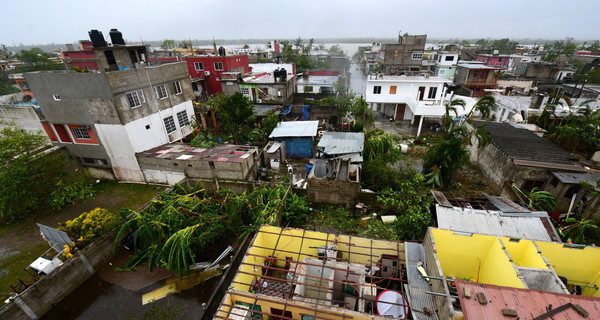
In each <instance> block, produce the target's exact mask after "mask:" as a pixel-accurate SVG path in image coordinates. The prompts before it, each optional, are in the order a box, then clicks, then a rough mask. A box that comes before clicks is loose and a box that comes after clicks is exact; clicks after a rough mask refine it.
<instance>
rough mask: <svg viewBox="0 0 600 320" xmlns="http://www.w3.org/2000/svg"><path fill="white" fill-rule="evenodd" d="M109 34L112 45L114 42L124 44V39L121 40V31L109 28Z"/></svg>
mask: <svg viewBox="0 0 600 320" xmlns="http://www.w3.org/2000/svg"><path fill="white" fill-rule="evenodd" d="M109 35H110V41H111V42H112V44H113V46H114V45H115V44H120V45H125V40H123V34H122V33H121V31H119V30H117V29H110V32H109Z"/></svg>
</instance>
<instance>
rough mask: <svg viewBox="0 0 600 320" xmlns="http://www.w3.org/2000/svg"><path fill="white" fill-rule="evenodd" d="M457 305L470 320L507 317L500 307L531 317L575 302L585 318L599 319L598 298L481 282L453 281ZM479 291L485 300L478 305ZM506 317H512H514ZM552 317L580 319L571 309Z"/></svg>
mask: <svg viewBox="0 0 600 320" xmlns="http://www.w3.org/2000/svg"><path fill="white" fill-rule="evenodd" d="M456 287H457V289H458V290H457V291H458V293H459V294H458V296H459V299H460V305H461V308H462V313H463V315H464V318H465V320H473V319H509V318H510V317H506V316H504V315H503V314H502V310H503V309H512V310H514V311H516V313H517V316H518V318H519V319H534V318H536V317H539V316H541V315H543V314H545V313H547V312H548V308H552V309H557V308H558V307H560V306H563V305H565V304H567V303H571V304H573V305H579V306H581V307H582V308H583V309H585V311H587V312H588V313H589V315H588V316H587V317H585V319H600V299H598V298H594V297H585V296H578V295H571V294H564V293H554V292H546V291H537V290H530V289H519V288H510V287H501V286H495V285H491V284H481V283H475V282H469V281H464V280H456ZM464 288H468V289H469V290H470V291H471V298H467V297H465V294H464ZM477 293H483V294H484V295H485V297H486V298H487V303H486V304H482V303H479V301H478V300H477V298H476V295H477ZM510 319H516V318H515V317H513V318H510ZM548 319H553V320H575V319H577V320H579V319H584V317H582V316H581V315H579V314H578V313H577V311H575V309H573V308H567V309H566V310H563V311H560V312H557V313H556V314H554V315H553V316H552V317H551V318H550V317H548Z"/></svg>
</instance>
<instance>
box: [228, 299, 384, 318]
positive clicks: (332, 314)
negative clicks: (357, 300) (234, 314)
mask: <svg viewBox="0 0 600 320" xmlns="http://www.w3.org/2000/svg"><path fill="white" fill-rule="evenodd" d="M231 296H232V299H233V301H234V302H244V303H250V304H253V303H255V302H256V303H257V305H260V309H261V311H262V312H267V313H271V308H275V309H279V310H283V309H284V304H283V303H281V302H280V301H278V300H276V299H272V300H271V299H269V300H259V301H258V302H257V301H256V300H255V299H253V298H250V297H246V296H242V295H236V294H232V295H231ZM313 308H314V305H311V306H308V307H301V306H294V305H289V304H288V305H287V306H286V307H285V310H286V311H290V312H292V318H294V319H301V315H302V314H304V315H310V316H314V315H315V311H314V309H313ZM344 314H346V315H350V314H351V315H352V319H355V320H372V319H373V317H372V316H371V317H369V316H368V315H367V314H364V315H360V314H358V313H356V312H354V313H351V312H344V311H342V310H338V309H331V308H325V307H319V308H318V309H317V313H316V316H317V317H318V319H342V315H344ZM377 318H381V319H382V318H383V317H375V319H377ZM263 319H267V316H263Z"/></svg>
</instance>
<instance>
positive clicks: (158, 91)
mask: <svg viewBox="0 0 600 320" xmlns="http://www.w3.org/2000/svg"><path fill="white" fill-rule="evenodd" d="M154 95H155V96H156V99H164V98H166V97H168V96H169V95H168V94H167V86H165V85H164V84H159V85H157V86H155V87H154Z"/></svg>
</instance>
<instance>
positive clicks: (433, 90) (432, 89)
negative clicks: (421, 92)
mask: <svg viewBox="0 0 600 320" xmlns="http://www.w3.org/2000/svg"><path fill="white" fill-rule="evenodd" d="M436 93H437V87H429V93H428V94H427V99H435V94H436Z"/></svg>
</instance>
